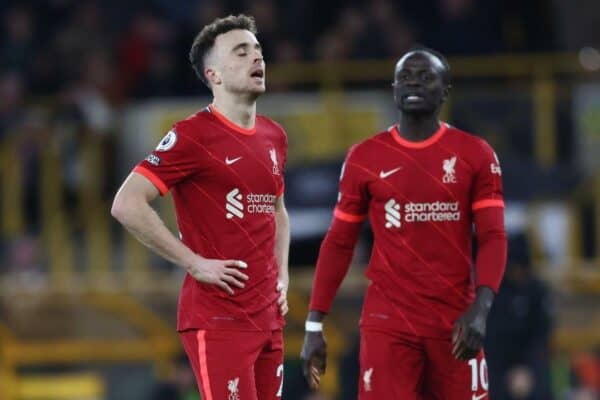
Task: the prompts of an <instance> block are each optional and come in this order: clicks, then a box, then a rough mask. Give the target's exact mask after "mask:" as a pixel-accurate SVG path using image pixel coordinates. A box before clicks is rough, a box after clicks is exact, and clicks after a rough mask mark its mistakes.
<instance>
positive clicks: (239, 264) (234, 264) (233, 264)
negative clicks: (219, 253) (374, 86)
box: [224, 260, 248, 269]
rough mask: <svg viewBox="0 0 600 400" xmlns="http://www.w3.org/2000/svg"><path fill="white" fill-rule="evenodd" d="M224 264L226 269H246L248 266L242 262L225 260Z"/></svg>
mask: <svg viewBox="0 0 600 400" xmlns="http://www.w3.org/2000/svg"><path fill="white" fill-rule="evenodd" d="M224 263H225V265H226V266H228V267H238V268H243V269H245V268H248V264H246V263H245V262H243V261H242V260H225V261H224Z"/></svg>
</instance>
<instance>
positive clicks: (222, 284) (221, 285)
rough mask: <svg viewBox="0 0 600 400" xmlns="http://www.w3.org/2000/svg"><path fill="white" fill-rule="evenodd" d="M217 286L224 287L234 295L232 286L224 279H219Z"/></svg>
mask: <svg viewBox="0 0 600 400" xmlns="http://www.w3.org/2000/svg"><path fill="white" fill-rule="evenodd" d="M217 286H218V287H219V288H221V289H223V290H224V291H225V292H227V293H228V294H230V295H233V289H231V287H229V285H228V284H227V283H225V282H224V281H222V280H221V281H218V282H217Z"/></svg>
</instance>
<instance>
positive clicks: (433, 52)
mask: <svg viewBox="0 0 600 400" xmlns="http://www.w3.org/2000/svg"><path fill="white" fill-rule="evenodd" d="M413 52H421V53H427V54H430V55H432V56H434V57H435V58H437V59H438V60H440V62H441V63H442V65H443V66H444V69H445V70H446V71H445V73H444V83H445V84H446V85H449V84H450V64H449V63H448V60H446V57H444V55H443V54H442V53H440V52H439V51H437V50H434V49H432V48H429V47H426V46H422V45H416V46H413V47H411V48H410V50H408V51H407V52H406V54H408V53H413Z"/></svg>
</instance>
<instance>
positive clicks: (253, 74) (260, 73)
mask: <svg viewBox="0 0 600 400" xmlns="http://www.w3.org/2000/svg"><path fill="white" fill-rule="evenodd" d="M250 76H251V77H252V78H264V77H265V72H264V71H263V70H262V69H258V70H256V71H253V72H251V73H250Z"/></svg>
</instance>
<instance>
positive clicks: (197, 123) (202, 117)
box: [173, 108, 211, 135]
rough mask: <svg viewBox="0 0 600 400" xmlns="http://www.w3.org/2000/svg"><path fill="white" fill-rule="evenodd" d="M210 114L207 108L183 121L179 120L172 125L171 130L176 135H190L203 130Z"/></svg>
mask: <svg viewBox="0 0 600 400" xmlns="http://www.w3.org/2000/svg"><path fill="white" fill-rule="evenodd" d="M210 117H211V113H210V112H209V111H208V108H204V109H202V110H200V111H198V112H196V113H194V114H192V115H190V116H188V117H187V118H185V119H182V120H179V121H177V122H175V123H174V124H173V129H174V130H175V131H177V134H178V135H190V134H193V133H194V132H197V131H198V130H201V129H203V128H205V127H206V126H207V125H208V124H209V121H210Z"/></svg>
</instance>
